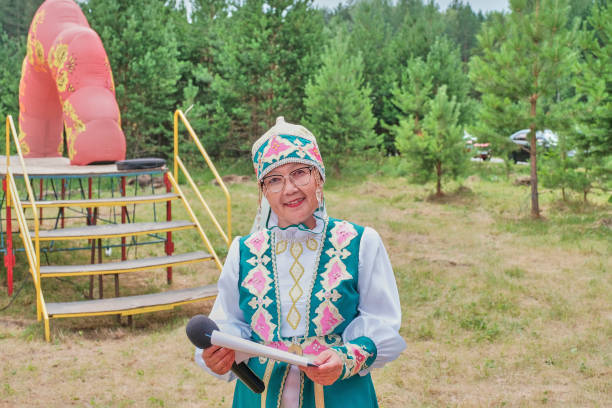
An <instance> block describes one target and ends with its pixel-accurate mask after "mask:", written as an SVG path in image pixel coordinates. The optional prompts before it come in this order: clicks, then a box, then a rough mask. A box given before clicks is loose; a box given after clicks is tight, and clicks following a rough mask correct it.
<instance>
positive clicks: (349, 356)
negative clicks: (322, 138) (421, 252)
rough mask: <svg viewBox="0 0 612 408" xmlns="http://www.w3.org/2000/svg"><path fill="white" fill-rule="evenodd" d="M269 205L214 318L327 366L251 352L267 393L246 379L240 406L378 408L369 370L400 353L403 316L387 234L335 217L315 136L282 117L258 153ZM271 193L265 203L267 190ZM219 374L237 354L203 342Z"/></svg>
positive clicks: (237, 396) (237, 247)
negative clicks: (325, 193) (329, 207)
mask: <svg viewBox="0 0 612 408" xmlns="http://www.w3.org/2000/svg"><path fill="white" fill-rule="evenodd" d="M252 158H253V164H254V167H255V173H256V176H257V180H258V181H259V185H260V207H259V211H258V214H257V217H256V220H255V224H254V226H253V230H252V231H251V234H249V235H248V236H246V237H242V238H236V239H235V240H234V241H233V242H232V245H231V246H230V249H229V252H228V256H227V260H226V263H225V265H224V267H223V271H222V273H221V276H220V278H219V283H218V286H219V295H218V296H217V299H216V301H215V304H214V306H213V310H212V311H211V314H210V317H211V318H212V319H213V320H215V321H216V322H217V324H218V325H219V327H220V329H221V331H225V332H228V333H231V334H234V335H236V336H241V337H243V338H247V339H250V340H253V341H257V342H260V343H264V344H266V345H269V346H272V347H277V348H279V349H282V350H288V351H291V352H294V353H297V354H306V355H311V356H313V359H314V362H315V363H316V364H318V367H309V368H303V367H300V368H298V367H296V366H292V365H288V364H286V363H282V362H277V361H273V360H268V359H264V358H251V359H250V360H249V363H248V364H249V367H251V369H252V370H253V371H254V372H255V373H256V374H257V375H258V376H259V377H260V378H261V379H262V380H263V381H264V383H265V385H266V389H265V391H264V392H263V393H262V394H255V393H253V392H252V391H251V390H250V389H248V388H247V387H246V386H245V385H244V384H242V383H241V382H240V381H238V382H237V384H236V388H235V392H234V405H233V406H234V407H278V406H281V407H283V408H298V407H316V408H322V407H327V408H333V407H376V406H378V404H377V401H376V394H375V392H374V387H373V385H372V380H371V377H370V374H369V371H370V370H371V369H372V368H375V367H381V366H383V365H384V364H385V363H387V362H389V361H392V360H394V359H395V358H397V357H398V355H399V354H400V353H401V351H402V350H403V349H404V348H405V342H404V341H403V339H402V338H401V336H400V335H399V332H398V331H399V327H400V322H401V311H400V304H399V296H398V292H397V287H396V283H395V277H394V275H393V271H392V269H391V264H390V263H389V258H388V256H387V253H386V251H385V248H384V246H383V244H382V241H381V239H380V237H379V235H378V234H377V233H376V231H374V230H373V229H371V228H368V227H365V228H364V227H361V226H359V225H356V224H352V223H349V222H347V221H341V220H337V219H333V218H328V216H327V213H326V210H325V205H324V200H323V184H324V182H325V167H324V166H323V160H322V159H321V156H320V154H319V149H318V146H317V142H316V139H315V137H314V136H313V135H312V134H311V133H310V132H309V131H308V130H307V129H306V128H304V127H302V126H298V125H293V124H290V123H287V122H285V121H284V119H283V118H282V117H280V118H278V119H277V121H276V125H275V126H274V127H272V128H271V129H270V130H269V131H268V132H266V133H265V134H264V135H263V136H262V137H261V138H260V139H259V140H258V141H257V142H255V144H254V145H253V150H252ZM262 194H263V199H262V197H261V195H262ZM195 358H196V362H197V363H198V364H199V365H201V366H202V367H204V368H205V369H207V370H208V371H209V372H211V373H213V374H215V375H216V376H218V377H220V378H224V379H227V380H232V379H234V376H233V374H232V373H231V372H230V371H229V370H230V368H231V365H232V363H233V362H234V358H235V354H234V351H233V350H230V349H227V348H223V347H217V346H212V347H209V348H207V349H206V350H204V351H202V350H200V349H196V355H195Z"/></svg>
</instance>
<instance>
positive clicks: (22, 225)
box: [6, 110, 232, 342]
mask: <svg viewBox="0 0 612 408" xmlns="http://www.w3.org/2000/svg"><path fill="white" fill-rule="evenodd" d="M179 119H180V121H181V122H182V123H183V125H184V126H185V128H186V129H187V132H188V134H189V136H190V138H191V140H192V141H193V143H195V145H196V146H197V147H198V150H199V151H200V153H201V155H202V157H203V158H204V160H205V161H206V163H207V165H208V167H209V168H210V170H211V171H212V173H213V175H214V177H215V179H216V180H217V183H218V184H219V186H220V187H221V189H222V191H223V193H224V194H225V199H226V205H227V229H226V230H225V231H224V230H223V228H222V227H221V225H220V223H219V221H218V220H217V218H216V217H215V215H214V214H213V212H212V210H211V209H210V206H209V205H208V203H207V202H206V200H204V197H203V196H202V194H201V193H200V191H199V189H198V188H197V185H196V183H195V182H194V181H193V178H192V176H191V174H190V173H189V171H188V170H187V168H186V166H185V164H184V163H183V161H182V160H181V158H180V157H179V152H178V127H179ZM11 137H12V140H13V143H14V144H15V147H16V150H17V157H18V158H19V161H20V164H21V168H22V172H23V179H24V183H25V186H26V189H27V192H28V199H29V202H23V203H22V202H21V200H20V199H19V193H18V189H17V184H16V183H15V178H14V175H13V173H12V171H11V169H10V157H11V156H10V149H11ZM179 169H180V170H181V171H182V173H183V175H184V176H185V178H186V179H187V182H188V183H189V186H190V187H191V188H192V189H193V191H194V193H195V195H196V197H197V198H198V200H199V201H200V203H201V204H202V206H203V207H204V209H205V210H206V212H207V214H208V216H209V217H210V219H211V220H212V222H213V224H214V225H215V228H216V229H217V231H218V232H219V233H220V235H221V236H222V238H223V240H224V241H225V243H226V244H227V245H228V246H229V245H230V243H231V240H232V219H231V215H232V212H231V211H232V210H231V197H230V194H229V191H228V189H227V187H226V186H225V183H224V182H223V180H222V179H221V177H220V176H219V173H218V171H217V169H216V168H215V166H214V164H213V163H212V161H211V160H210V157H209V156H208V153H207V152H206V150H205V149H204V147H203V146H202V144H201V143H200V140H199V138H198V137H197V136H196V134H195V132H194V131H193V128H192V127H191V125H190V124H189V121H188V120H187V118H186V117H185V115H184V114H183V112H182V111H180V110H177V111H176V112H175V113H174V168H173V170H174V171H173V173H170V172H167V173H166V174H167V176H168V180H169V181H170V183H171V184H172V186H173V189H174V191H175V193H176V194H177V195H178V196H179V197H180V198H181V201H182V202H183V205H184V206H185V209H186V211H187V213H188V214H189V217H190V218H191V220H192V222H193V223H194V224H195V228H196V229H197V230H198V233H199V234H200V237H201V238H202V241H203V242H204V244H205V246H206V248H207V249H208V251H209V253H210V254H211V257H212V258H213V260H214V261H215V264H216V266H217V268H219V270H221V269H222V264H221V261H220V260H219V257H218V256H217V253H216V252H215V250H214V248H213V246H212V244H211V242H210V240H209V239H208V236H207V235H206V233H205V232H204V229H203V228H202V225H201V224H200V222H199V221H198V219H197V217H196V215H195V213H194V211H193V209H192V207H191V205H190V204H189V202H188V201H187V198H186V196H185V195H184V193H183V191H182V189H181V188H180V186H179V185H178V182H177V180H178V176H179ZM6 184H7V192H6V196H7V204H6V205H7V208H10V207H11V206H12V207H13V208H14V212H15V217H16V219H17V223H18V225H19V233H20V236H21V239H22V241H23V243H24V249H25V253H26V256H27V258H28V263H29V266H30V273H31V275H32V280H33V281H34V286H35V289H36V306H37V307H36V314H37V318H38V320H39V321H40V320H41V319H43V320H44V325H45V340H46V341H47V342H49V341H50V328H49V319H50V318H51V317H52V318H62V317H80V316H103V315H116V314H121V315H122V316H129V315H133V314H139V313H145V312H154V311H160V310H169V309H173V308H174V307H176V306H180V305H183V304H188V303H193V302H197V301H200V300H202V299H193V300H185V301H181V302H177V303H171V304H165V305H158V306H147V307H142V308H136V309H131V310H123V311H116V310H115V311H109V312H93V313H92V312H88V313H76V314H58V315H53V316H49V314H48V312H47V307H46V305H45V300H44V297H43V294H42V290H41V275H40V241H41V237H40V230H39V225H40V222H39V216H38V209H39V208H43V207H49V206H53V207H58V206H59V207H62V206H64V207H65V206H77V207H94V206H97V205H96V204H95V202H83V203H74V202H72V203H70V204H66V205H63V204H62V203H53V204H52V203H42V204H41V203H38V204H37V203H36V200H35V196H34V193H33V190H32V186H31V183H30V177H29V175H28V173H27V169H26V165H25V161H24V158H23V153H22V151H21V146H20V144H19V139H18V137H17V131H16V130H15V124H14V122H13V118H12V116H10V115H9V116H7V118H6ZM174 199H176V197H174V198H169V199H165V200H164V201H168V200H174ZM153 201H158V200H151V202H153ZM130 203H131V201H128V200H122V199H118V200H113V201H112V202H110V203H109V202H104V203H100V204H99V205H104V206H107V205H128V204H130ZM24 208H30V209H31V210H32V213H33V216H34V217H33V222H34V236H33V237H32V234H31V231H30V229H29V227H28V219H27V218H26V215H25V212H24ZM187 228H193V226H187V227H179V228H172V229H168V231H170V230H172V231H177V230H182V229H187ZM124 235H125V234H124ZM130 235H138V233H135V234H130ZM122 236H123V235H122ZM99 237H100V235H96V236H89V235H88V236H79V237H53V238H42V239H43V240H47V239H49V240H60V239H88V238H99ZM185 263H191V262H189V261H187V262H185ZM157 267H158V266H156V267H155V268H157ZM152 268H153V267H152ZM141 269H142V268H141ZM147 269H150V268H147ZM122 272H127V270H121V271H112V272H110V273H112V274H116V273H122ZM93 274H96V273H95V272H94V273H92V272H87V273H83V275H93ZM99 274H102V273H99ZM64 275H65V274H64ZM79 275H81V274H79ZM45 276H48V277H51V276H55V274H48V275H45ZM58 276H59V275H58ZM214 297H215V296H214V295H213V296H209V297H206V299H212V298H214Z"/></svg>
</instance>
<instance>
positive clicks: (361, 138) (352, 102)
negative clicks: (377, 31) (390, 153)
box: [304, 30, 380, 172]
mask: <svg viewBox="0 0 612 408" xmlns="http://www.w3.org/2000/svg"><path fill="white" fill-rule="evenodd" d="M322 62H323V66H322V67H321V69H320V70H319V71H318V73H317V74H316V76H315V77H314V80H313V81H311V82H309V83H308V85H307V86H306V99H305V101H304V104H305V105H306V117H305V121H304V122H305V124H306V125H307V127H308V128H309V129H310V130H311V131H312V132H313V133H314V134H315V135H316V136H317V139H318V141H319V147H320V149H321V153H322V154H323V156H324V157H325V160H326V161H327V162H329V163H331V164H332V166H333V168H334V169H335V171H336V172H340V170H341V168H342V160H343V159H346V158H347V157H349V156H351V155H354V154H356V153H359V154H361V155H363V154H364V150H365V149H368V148H374V147H376V146H377V145H378V144H379V143H380V137H379V136H377V135H376V133H375V132H374V124H375V123H376V119H375V118H374V115H373V114H372V102H371V101H370V89H369V88H368V87H366V86H364V79H363V60H362V58H361V55H360V54H359V53H357V54H355V53H354V51H353V50H352V48H351V47H350V46H349V42H348V39H347V35H346V32H345V31H344V30H338V32H337V34H336V36H335V37H334V39H333V40H332V41H331V43H330V44H329V45H328V46H327V47H326V48H325V50H324V51H323V56H322Z"/></svg>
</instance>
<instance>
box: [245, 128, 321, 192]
mask: <svg viewBox="0 0 612 408" xmlns="http://www.w3.org/2000/svg"><path fill="white" fill-rule="evenodd" d="M251 156H252V158H253V167H255V175H256V176H257V180H258V181H261V179H263V178H264V177H265V176H266V174H268V173H269V172H270V171H272V170H274V169H275V168H277V167H279V166H282V165H283V164H287V163H304V164H311V165H313V166H315V167H316V168H317V169H318V170H319V173H321V178H322V179H323V181H325V166H323V159H322V158H321V154H320V153H319V147H318V146H317V139H316V138H315V137H314V135H313V134H312V133H310V131H309V130H308V129H306V128H305V127H304V126H300V125H294V124H292V123H287V122H285V118H283V117H282V116H280V117H278V118H277V119H276V124H275V125H274V126H272V128H270V130H268V131H267V132H266V133H264V135H263V136H262V137H260V138H259V139H258V140H257V141H256V142H255V144H254V145H253V149H252V151H251Z"/></svg>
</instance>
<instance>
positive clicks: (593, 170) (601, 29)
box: [575, 5, 612, 200]
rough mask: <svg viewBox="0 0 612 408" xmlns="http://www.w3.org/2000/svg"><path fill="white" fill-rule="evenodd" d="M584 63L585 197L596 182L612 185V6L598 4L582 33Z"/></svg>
mask: <svg viewBox="0 0 612 408" xmlns="http://www.w3.org/2000/svg"><path fill="white" fill-rule="evenodd" d="M581 46H582V52H583V57H584V58H583V61H582V62H581V64H580V69H579V71H578V75H577V76H576V88H577V91H578V93H579V96H580V97H581V98H582V100H583V101H584V108H583V109H582V110H580V112H579V118H578V120H579V127H578V128H579V132H577V133H576V135H575V143H576V148H577V159H578V161H579V162H580V165H581V167H582V168H583V169H584V171H585V174H584V176H585V178H586V179H587V181H588V183H585V189H584V191H583V192H584V198H585V200H586V195H587V192H588V188H589V187H590V186H591V185H593V184H594V183H599V184H601V185H602V186H603V187H604V188H605V189H606V190H609V189H610V188H611V186H610V183H612V5H606V6H600V5H595V6H593V8H592V14H591V16H590V17H589V18H588V25H585V28H584V30H583V33H582V39H581Z"/></svg>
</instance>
